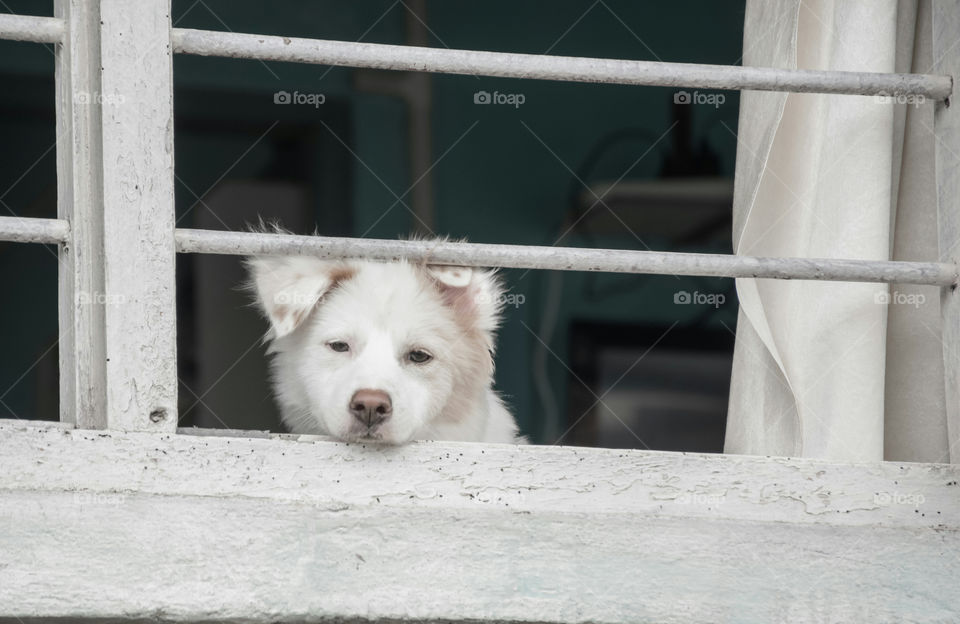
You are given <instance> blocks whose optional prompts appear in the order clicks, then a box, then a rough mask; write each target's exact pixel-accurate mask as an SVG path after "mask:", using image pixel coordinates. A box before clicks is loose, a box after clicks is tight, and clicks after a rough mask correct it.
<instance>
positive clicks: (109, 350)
mask: <svg viewBox="0 0 960 624" xmlns="http://www.w3.org/2000/svg"><path fill="white" fill-rule="evenodd" d="M100 20H101V21H100V23H101V26H100V28H101V35H100V57H101V58H100V61H101V67H102V76H101V86H102V115H103V116H102V124H103V219H104V221H103V229H104V284H105V294H106V302H107V305H106V306H105V308H104V310H105V325H104V331H105V335H106V373H107V378H106V381H107V386H106V391H107V418H108V426H109V427H110V428H112V429H126V430H140V431H171V432H172V431H175V430H176V426H177V367H176V308H175V296H176V292H175V291H176V289H175V282H174V267H175V246H174V177H173V63H172V48H171V45H170V0H138V1H137V2H134V3H131V2H129V1H128V0H101V3H100Z"/></svg>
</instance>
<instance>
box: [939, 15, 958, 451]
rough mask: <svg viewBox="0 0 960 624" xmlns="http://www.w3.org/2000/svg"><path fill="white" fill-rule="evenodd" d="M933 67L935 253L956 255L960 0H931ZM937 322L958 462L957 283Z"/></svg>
mask: <svg viewBox="0 0 960 624" xmlns="http://www.w3.org/2000/svg"><path fill="white" fill-rule="evenodd" d="M933 59H934V71H936V72H937V73H940V74H946V75H950V76H953V78H954V84H953V87H954V92H953V95H952V96H950V97H949V98H948V99H947V100H945V101H943V102H937V103H936V108H935V111H934V131H935V136H936V175H937V214H938V217H937V218H938V221H939V228H940V233H939V238H940V259H941V261H944V262H957V261H958V260H960V97H956V95H957V78H958V77H960V0H937V2H934V3H933ZM940 308H941V318H942V325H943V336H942V337H943V364H944V376H945V379H944V381H945V389H946V406H947V434H948V440H949V442H948V443H949V446H950V449H951V451H950V458H949V459H950V461H951V462H960V444H958V440H960V289H958V288H957V286H956V285H954V286H946V287H944V288H943V290H942V291H941V295H940Z"/></svg>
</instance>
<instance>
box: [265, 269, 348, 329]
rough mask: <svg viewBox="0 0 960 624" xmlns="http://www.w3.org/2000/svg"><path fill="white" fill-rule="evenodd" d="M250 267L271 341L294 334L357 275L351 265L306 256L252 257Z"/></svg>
mask: <svg viewBox="0 0 960 624" xmlns="http://www.w3.org/2000/svg"><path fill="white" fill-rule="evenodd" d="M246 265H247V269H248V270H249V272H250V277H251V281H250V284H249V286H250V287H251V288H252V290H253V291H254V292H255V294H256V299H257V303H258V304H259V305H260V309H261V310H262V311H263V314H264V316H266V317H267V319H268V320H269V321H270V332H269V333H268V334H267V339H268V340H272V339H274V338H282V337H283V336H286V335H287V334H290V333H291V332H293V330H295V329H296V328H297V327H299V326H300V325H302V324H303V322H304V321H305V320H306V319H307V317H308V316H309V315H310V314H311V312H312V311H313V310H314V308H316V307H317V305H319V303H320V301H321V299H322V298H323V297H324V295H326V294H327V292H329V291H330V289H332V288H333V287H334V286H336V285H337V284H339V283H340V282H343V281H345V280H348V279H350V277H352V276H353V274H354V269H353V268H351V266H350V265H349V264H347V263H344V262H338V261H335V260H320V259H318V258H310V257H304V256H291V257H283V256H274V257H271V256H262V257H251V258H247V261H246Z"/></svg>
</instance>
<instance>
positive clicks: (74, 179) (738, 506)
mask: <svg viewBox="0 0 960 624" xmlns="http://www.w3.org/2000/svg"><path fill="white" fill-rule="evenodd" d="M55 7H56V8H55V15H54V17H25V16H15V15H8V14H2V15H0V38H4V39H14V40H22V41H34V42H41V43H52V44H55V45H56V49H57V106H56V109H57V136H58V145H57V170H58V217H57V218H56V219H28V218H19V217H0V240H4V241H14V242H22V243H47V244H50V243H56V244H58V245H59V249H60V260H61V262H60V275H59V284H60V289H59V318H60V331H61V338H60V343H61V348H60V379H61V388H60V404H61V422H60V423H53V424H47V425H45V424H43V423H27V422H18V421H6V422H3V423H2V424H0V617H17V618H24V617H85V618H119V617H126V618H169V619H177V620H232V619H237V620H239V619H243V620H244V621H256V622H259V621H264V622H267V621H274V620H276V619H290V618H301V619H304V620H319V619H323V618H331V617H334V618H371V619H396V620H439V619H494V620H504V621H521V620H523V621H529V620H534V619H536V620H544V621H557V622H573V621H605V622H607V621H608V622H636V621H656V622H687V621H718V620H732V621H743V617H742V616H743V615H744V614H746V613H749V614H750V616H751V617H748V618H747V619H748V620H750V621H754V620H755V621H758V622H761V621H762V622H773V621H786V620H789V621H845V620H848V619H856V620H860V621H880V620H883V621H888V620H891V621H892V620H896V621H899V620H907V619H910V620H918V621H950V620H955V619H956V618H957V617H958V615H957V614H958V612H960V611H958V610H960V583H957V579H958V578H960V486H958V481H960V466H958V465H947V464H902V463H892V462H880V463H873V464H848V463H842V462H825V461H814V460H805V459H790V458H759V457H742V456H723V455H718V456H710V455H688V454H683V453H660V452H643V451H614V450H608V449H577V448H566V447H513V446H504V445H483V444H458V443H446V442H443V443H441V442H424V443H417V444H413V445H410V446H407V447H403V448H364V447H363V446H362V445H361V446H357V445H347V444H342V443H337V442H332V441H329V440H323V439H319V438H313V437H307V436H289V435H266V434H257V433H255V432H238V431H222V432H211V431H200V432H193V433H195V434H196V433H199V434H201V435H183V434H184V433H187V432H184V431H179V432H178V430H177V414H176V404H177V402H176V393H177V377H176V341H175V330H176V324H175V300H174V296H175V288H174V269H175V254H176V253H178V252H179V253H217V254H235V255H236V254H240V255H248V254H309V255H315V256H320V257H329V258H348V257H350V258H376V259H387V260H390V259H396V258H402V257H405V258H410V259H415V260H423V259H430V260H432V261H435V262H439V263H444V264H459V265H465V266H500V267H513V268H528V269H553V270H577V271H607V272H624V273H656V274H677V275H703V276H726V277H756V278H773V279H818V280H834V281H851V282H858V281H860V282H886V283H908V284H928V285H937V286H940V287H941V289H942V290H941V301H942V322H943V342H944V352H943V357H944V363H945V375H946V377H945V385H946V391H947V401H946V404H947V418H948V426H949V434H950V437H951V439H955V438H956V437H957V436H958V433H960V293H958V292H957V288H956V286H957V282H958V260H960V259H958V257H957V253H958V252H957V250H956V249H951V248H950V247H949V245H951V244H952V243H953V242H954V241H955V240H957V239H958V238H960V173H958V172H960V169H958V166H957V164H958V163H957V154H960V111H958V107H956V106H954V107H950V106H949V98H950V96H951V93H952V90H953V79H952V78H951V76H957V75H960V46H956V45H955V43H956V41H957V38H958V37H960V0H938V1H937V2H934V4H933V14H934V17H933V20H934V21H933V32H934V38H933V50H934V58H935V59H937V63H936V66H935V68H934V73H933V74H930V75H916V74H867V73H853V72H823V71H804V70H778V69H765V68H749V67H726V66H709V65H690V64H676V63H654V62H645V61H620V60H608V59H590V58H572V57H555V56H535V55H524V54H505V53H493V52H479V51H465V50H448V49H432V48H420V47H410V46H391V45H379V44H365V43H348V42H340V41H321V40H311V39H298V38H287V37H276V36H265V35H256V34H239V33H227V32H214V31H199V30H190V29H181V28H172V26H171V23H170V0H137V2H136V3H131V2H129V1H127V0H56V3H55ZM174 53H181V54H194V55H211V56H222V57H233V58H246V59H260V60H274V61H290V62H300V63H316V64H325V65H339V66H348V67H366V68H378V69H392V70H406V71H427V72H442V73H456V74H468V75H485V76H500V77H513V78H530V79H549V80H565V81H577V82H595V83H613V84H626V85H660V86H678V87H681V86H682V87H688V88H715V89H758V90H775V91H790V92H817V93H837V94H849V95H877V94H881V93H884V94H888V95H922V96H924V97H929V98H932V99H934V100H935V101H936V111H935V134H936V161H937V190H938V194H937V196H938V208H939V226H940V241H941V249H942V250H943V251H942V253H941V257H940V261H939V262H901V261H864V260H828V259H807V258H756V257H749V256H731V255H717V254H688V253H665V252H645V251H622V250H616V251H615V250H603V249H571V248H554V247H527V246H511V245H484V244H463V243H433V242H425V241H384V240H367V239H348V238H329V237H312V236H296V235H282V234H263V233H250V232H218V231H207V230H197V229H176V228H175V226H174V192H173V189H174V185H173V107H172V86H173V78H172V55H173V54H174ZM837 209H843V207H842V206H838V207H837ZM85 294H86V295H89V294H102V295H103V296H105V297H111V296H120V297H123V301H124V303H125V305H124V306H122V311H121V310H120V308H119V307H111V306H89V305H80V300H81V299H82V298H83V296H84V295H85ZM121 312H122V313H121Z"/></svg>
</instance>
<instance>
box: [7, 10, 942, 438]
mask: <svg viewBox="0 0 960 624" xmlns="http://www.w3.org/2000/svg"><path fill="white" fill-rule="evenodd" d="M94 6H95V5H94V4H92V3H90V2H88V1H86V0H57V1H56V17H52V18H50V17H24V16H15V15H0V38H5V39H13V40H20V41H34V42H42V43H57V44H59V46H58V50H59V54H58V82H59V85H60V88H61V92H60V96H59V97H60V101H59V102H58V109H57V118H58V125H60V124H62V125H63V126H64V128H63V129H64V130H67V131H69V132H68V134H71V135H72V136H73V138H74V139H76V137H77V135H76V132H77V128H78V127H79V128H80V129H81V130H83V131H84V132H87V133H88V134H89V136H87V137H86V138H85V139H84V138H81V139H80V140H79V143H77V142H75V143H74V144H73V145H72V148H71V149H70V150H65V149H62V148H61V149H58V152H64V153H66V152H70V153H71V154H73V156H74V157H75V158H62V159H60V160H61V163H60V166H59V171H58V176H60V177H63V178H67V179H68V180H73V184H74V187H75V188H74V190H79V191H81V193H80V197H74V196H73V195H72V194H69V193H67V194H66V197H61V199H60V206H61V209H60V218H59V219H56V220H43V219H21V218H17V217H0V240H7V241H15V242H34V243H54V242H56V243H60V246H61V254H62V255H67V256H68V253H69V250H70V249H71V248H83V249H87V250H88V251H89V250H90V249H91V247H90V246H91V245H96V244H102V245H107V246H108V247H107V249H106V250H105V256H106V257H105V258H100V257H98V256H97V254H95V253H88V254H87V257H86V260H84V261H83V262H86V263H87V264H86V265H84V264H83V263H80V264H77V265H76V266H74V271H73V275H72V276H64V275H63V269H61V281H62V282H64V283H66V284H67V287H66V288H64V287H63V286H62V287H61V298H60V304H59V305H60V307H61V311H62V314H61V332H62V333H65V332H66V331H67V330H74V329H77V330H80V332H78V333H83V334H85V335H86V336H87V338H92V339H93V340H94V341H97V340H99V341H100V344H101V345H102V347H103V349H104V350H105V352H107V353H109V354H110V358H108V360H113V361H116V362H117V364H115V365H114V366H113V367H112V370H108V371H107V372H106V373H105V378H106V386H107V388H106V394H105V396H104V398H103V401H104V402H105V404H106V413H107V416H106V417H105V420H103V419H102V418H101V417H98V416H95V415H91V414H90V413H89V412H90V411H91V409H92V408H93V407H94V406H97V407H98V408H99V405H100V404H99V403H97V402H96V401H95V402H94V403H87V404H84V403H82V402H80V401H73V402H71V403H70V404H68V405H66V406H65V408H64V409H65V410H68V411H69V410H73V411H74V412H75V414H74V416H73V418H76V422H77V424H78V425H81V426H83V425H86V426H93V427H108V428H122V429H145V430H157V429H160V430H165V431H172V430H174V427H175V424H176V418H175V417H171V416H172V414H171V413H170V411H171V410H173V409H174V408H173V406H174V405H175V392H176V387H175V386H176V384H175V383H173V384H172V386H171V383H170V379H171V374H173V375H175V372H173V371H174V367H175V353H172V352H171V349H170V345H171V340H170V337H171V336H172V331H171V330H172V319H173V316H174V312H175V308H174V305H173V298H172V287H173V282H172V280H173V272H172V271H173V262H172V258H171V256H172V253H173V251H174V249H175V250H176V251H178V252H181V253H220V254H256V253H260V254H312V255H318V256H324V257H331V258H333V257H340V258H343V257H365V258H377V259H387V260H389V259H395V258H400V257H405V258H409V259H416V260H425V259H430V260H432V261H435V262H442V263H449V264H463V265H473V266H499V267H511V268H538V269H553V270H583V271H608V272H625V273H657V274H684V275H705V276H723V277H755V278H773V279H819V280H835V281H852V282H889V283H895V282H898V283H911V284H933V285H939V286H942V287H943V288H942V293H943V296H942V297H941V299H942V317H943V336H944V344H945V347H944V362H945V364H946V388H947V405H948V412H949V414H948V420H949V423H950V435H951V436H956V435H957V433H958V431H960V299H958V297H960V294H958V293H957V289H956V285H957V281H958V268H957V267H958V262H957V261H958V258H957V253H956V252H955V251H954V249H955V242H956V239H957V238H958V236H960V176H958V173H957V167H956V163H955V160H954V159H955V156H954V155H955V154H956V153H960V121H958V119H957V113H956V109H954V110H951V109H950V107H949V97H950V95H951V93H952V89H953V78H952V77H951V76H955V75H957V74H958V73H960V49H955V48H956V46H954V39H955V37H956V35H957V33H960V0H949V1H944V2H941V3H935V4H934V18H933V22H934V58H935V59H937V63H936V66H935V68H934V69H935V70H936V72H938V73H936V74H877V73H861V72H841V71H808V70H784V69H772V68H756V67H734V66H719V65H696V64H683V63H662V62H647V61H625V60H613V59H595V58H579V57H559V56H548V55H530V54H509V53H495V52H482V51H469V50H449V49H437V48H422V47H412V46H396V45H382V44H367V43H351V42H343V41H327V40H318V39H302V38H288V37H277V36H266V35H256V34H243V33H229V32H217V31H204V30H191V29H181V28H171V27H170V15H169V8H170V6H169V0H149V1H146V0H145V1H144V2H142V3H139V4H138V7H137V11H136V12H130V11H129V7H125V6H124V5H123V4H122V2H121V1H120V0H102V2H101V4H100V7H99V8H100V15H99V17H100V20H101V21H100V26H99V28H98V27H97V25H96V22H95V20H93V17H96V16H94V15H92V14H91V13H90V12H91V10H92V7H94ZM122 34H126V35H127V36H126V37H124V45H125V46H127V47H123V46H120V45H119V44H118V43H117V42H116V39H117V38H118V37H119V36H120V35H122ZM91 40H95V43H97V44H98V47H99V51H100V53H101V55H102V58H95V57H96V54H88V55H87V57H83V56H82V54H80V53H81V52H82V51H83V47H84V46H87V48H88V50H89V49H90V48H89V46H90V45H91ZM157 40H160V41H161V42H163V41H166V42H167V45H164V46H159V47H158V46H153V47H152V48H151V45H152V44H153V43H155V42H156V41H157ZM148 42H149V43H148ZM173 52H177V53H183V54H195V55H205V56H221V57H231V58H245V59H260V60H273V61H289V62H298V63H315V64H326V65H338V66H347V67H367V68H377V69H391V70H405V71H425V72H440V73H451V74H465V75H483V76H496V77H511V78H527V79H541V80H560V81H571V82H593V83H609V84H625V85H646V86H666V87H687V88H713V89H737V90H743V89H752V90H770V91H787V92H809V93H833V94H849V95H919V96H923V97H928V98H931V99H933V100H936V113H935V132H936V137H937V154H936V160H937V187H938V206H939V214H940V217H939V220H940V236H941V257H940V262H901V261H868V260H843V259H824V258H757V257H750V256H732V255H720V254H689V253H675V252H644V251H629V250H608V249H572V248H553V247H525V246H510V245H483V244H465V243H431V242H424V241H376V240H364V239H334V238H324V237H304V236H296V235H286V234H263V233H249V232H213V231H204V230H191V229H177V230H174V228H173V225H172V215H173V195H172V183H171V182H170V180H169V178H170V177H171V176H172V156H171V157H170V158H171V160H169V162H167V161H161V162H159V163H157V162H152V161H150V157H149V153H156V152H157V151H158V149H159V152H163V151H164V149H167V153H171V152H172V150H170V149H169V147H170V146H171V145H172V139H173V137H172V130H171V129H170V128H171V127H172V123H171V121H172V109H171V107H170V106H169V105H168V103H169V100H170V97H171V91H172V78H171V69H170V55H171V54H172V53H173ZM144 56H146V58H148V59H149V60H148V61H147V64H148V65H149V66H150V67H151V68H152V69H153V70H155V72H152V73H151V74H150V75H151V78H152V79H154V81H153V82H151V83H146V82H137V81H133V80H124V79H123V78H124V77H126V78H130V77H132V76H134V75H135V74H137V73H139V74H141V75H142V73H143V70H144V68H143V67H141V66H138V63H142V60H143V58H144ZM78 57H81V60H82V62H83V63H85V66H84V67H77V66H71V63H76V59H77V58H78ZM71 59H73V60H71ZM101 65H102V70H100V66H101ZM98 70H99V71H98ZM75 73H79V74H80V77H81V80H79V81H77V80H76V77H75V76H74V74H75ZM100 80H102V81H104V82H106V83H109V85H110V88H111V89H113V91H112V92H113V93H118V94H120V95H123V96H124V97H126V98H132V99H133V100H137V101H144V100H146V99H148V98H152V100H150V101H158V102H160V103H161V106H160V107H159V108H156V107H155V109H154V110H152V111H151V115H150V116H149V119H147V120H146V121H145V122H143V120H138V119H134V118H129V117H128V118H122V116H121V114H120V112H119V111H117V110H115V109H111V108H110V107H108V106H106V105H105V106H103V107H102V108H98V109H96V110H98V111H99V112H100V113H101V115H100V117H99V118H97V119H89V118H82V117H78V116H77V115H76V111H75V110H73V109H71V107H70V105H69V104H70V100H71V97H70V96H76V95H77V93H78V92H80V90H82V89H84V88H86V89H89V88H91V87H98V86H100ZM71 116H72V118H71ZM161 122H162V124H161ZM98 123H99V124H100V126H99V127H98V126H97V124H98ZM131 126H133V127H131ZM58 134H60V133H59V132H58ZM85 140H89V141H93V142H98V144H97V145H96V148H97V149H100V150H102V151H103V153H98V154H97V155H98V156H99V158H100V162H99V163H91V162H86V161H84V160H83V157H84V155H85V154H86V156H87V157H89V152H86V153H85V152H84V151H83V150H84V148H85V147H86V146H85V145H84V141H85ZM124 147H126V148H130V149H133V151H134V153H135V154H136V156H135V157H134V159H133V160H134V161H135V162H134V163H133V164H129V165H126V166H121V165H118V164H117V159H113V161H112V164H110V165H108V164H107V163H108V160H109V159H108V156H107V152H116V150H120V149H122V148H124ZM134 148H135V149H134ZM78 159H79V160H80V161H81V162H79V163H78V162H77V160H78ZM88 160H89V158H88ZM158 164H159V165H160V168H159V170H156V169H154V170H153V172H152V173H151V170H150V169H149V167H156V166H157V165H158ZM91 167H93V168H96V167H99V170H98V172H97V173H98V174H99V175H102V176H103V178H102V183H101V187H100V191H101V192H102V198H103V204H102V206H99V205H96V204H95V203H94V202H93V201H92V200H95V199H99V196H98V195H97V194H96V192H93V193H91V192H89V191H90V189H87V188H85V187H83V185H82V184H80V182H79V181H80V180H81V179H82V176H83V175H85V174H89V173H91V171H90V169H91ZM134 180H138V181H139V182H140V184H134V182H133V181H134ZM131 184H134V186H135V189H136V190H137V191H139V192H137V193H134V195H135V196H137V197H138V198H139V200H138V201H133V202H131V200H130V198H129V192H130V190H131V189H130V185H131ZM61 188H63V182H61ZM144 188H150V189H151V191H150V195H149V196H147V195H146V194H145V192H144V191H143V190H142V189H144ZM122 192H126V193H127V195H125V196H124V195H122V194H121V193H122ZM74 201H76V202H77V203H76V205H73V204H72V202H74ZM147 202H152V208H154V210H153V214H154V216H153V217H152V218H150V217H146V215H145V213H146V212H148V211H146V210H139V209H135V210H131V208H130V204H131V203H133V204H135V205H134V208H137V205H139V206H143V207H145V206H146V205H147ZM157 207H159V210H157V209H156V208H157ZM145 218H146V221H147V223H146V226H147V227H146V230H147V231H148V232H149V234H150V235H149V236H143V235H140V236H137V235H136V233H137V232H142V227H143V226H144V223H143V220H144V219H145ZM96 219H99V220H100V223H101V225H102V226H106V227H110V228H112V229H113V230H114V231H115V232H116V233H117V234H119V235H121V240H119V241H118V240H116V236H113V237H106V236H104V235H103V234H102V232H100V231H98V230H95V229H94V230H93V231H92V234H93V238H94V240H90V239H89V238H88V237H86V236H81V233H80V232H81V231H83V230H85V229H86V230H89V227H88V226H89V223H90V222H91V221H93V220H96ZM81 224H85V225H81ZM98 234H99V236H100V237H101V238H97V235H98ZM124 236H126V237H128V239H124V238H123V237H124ZM107 241H113V242H109V243H108V242H107ZM78 246H79V247H78ZM68 257H69V256H68ZM98 261H99V262H101V263H102V264H103V266H102V267H99V268H98V267H97V265H96V263H97V262H98ZM148 261H149V263H148ZM131 266H133V267H136V266H140V267H141V269H142V270H144V271H145V272H146V274H145V275H143V276H141V277H142V281H141V282H139V285H138V286H134V287H133V297H134V299H135V303H137V304H138V305H139V306H140V307H139V308H138V310H140V311H142V312H144V313H145V316H144V318H140V319H134V320H131V319H130V318H129V315H125V316H124V317H117V318H115V319H113V320H112V323H115V324H116V325H118V327H112V328H111V327H110V325H111V323H107V319H99V320H98V319H93V320H91V319H85V318H83V317H82V315H81V313H80V312H79V311H78V310H77V306H75V305H72V301H71V300H70V299H68V298H66V297H65V295H69V294H75V290H76V285H75V284H73V283H72V282H71V280H72V279H75V278H77V276H80V278H83V277H84V276H87V277H88V278H89V276H90V275H98V276H99V277H100V279H101V282H99V283H102V284H104V286H105V287H108V286H109V285H110V284H111V283H112V282H111V278H112V281H113V282H117V283H121V284H123V285H124V287H131V282H132V281H133V280H135V278H136V277H137V276H136V275H135V274H134V273H131V271H130V269H129V267H131ZM94 283H97V282H94ZM156 292H159V293H160V297H159V299H158V298H157V296H156V294H155V293H156ZM71 308H72V309H71ZM125 319H126V320H125ZM131 336H132V338H131ZM111 339H112V341H113V343H111ZM74 346H75V348H76V349H77V350H79V349H80V348H81V346H82V345H80V344H79V343H77V344H75V345H74ZM144 348H147V349H151V350H156V349H158V348H159V352H157V353H156V355H157V356H158V361H159V362H160V364H159V365H157V366H154V367H152V368H150V367H146V368H145V367H144V366H143V365H142V364H139V363H138V362H139V360H142V359H143V358H142V357H139V356H140V354H142V353H143V349H144ZM92 353H95V351H91V350H90V349H85V353H84V354H80V355H74V356H68V357H67V358H66V359H64V360H62V361H61V367H62V370H61V377H68V378H69V379H73V380H74V382H73V384H74V389H75V387H76V384H77V383H78V381H77V380H78V379H81V378H84V376H83V375H82V374H81V375H79V376H78V375H77V372H78V371H83V370H87V369H89V368H90V366H91V359H92V357H91V354H92ZM68 369H70V370H68ZM86 378H87V379H89V378H90V377H89V375H88V376H87V377H86ZM64 392H65V393H67V394H68V395H69V393H70V384H69V383H68V384H67V385H66V386H63V387H62V393H64ZM123 402H125V405H123V406H121V405H120V404H121V403H123ZM70 418H71V417H70V416H69V415H66V413H65V415H64V419H65V420H69V419H70Z"/></svg>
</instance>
